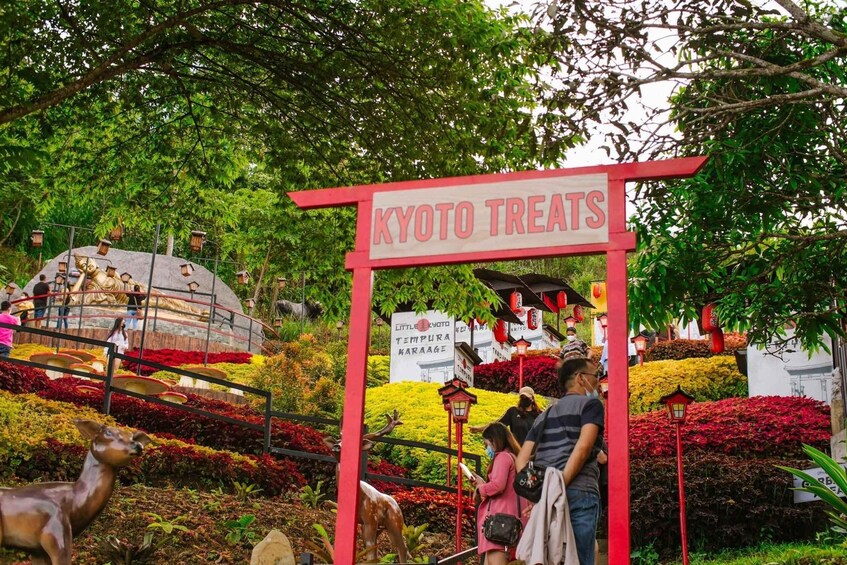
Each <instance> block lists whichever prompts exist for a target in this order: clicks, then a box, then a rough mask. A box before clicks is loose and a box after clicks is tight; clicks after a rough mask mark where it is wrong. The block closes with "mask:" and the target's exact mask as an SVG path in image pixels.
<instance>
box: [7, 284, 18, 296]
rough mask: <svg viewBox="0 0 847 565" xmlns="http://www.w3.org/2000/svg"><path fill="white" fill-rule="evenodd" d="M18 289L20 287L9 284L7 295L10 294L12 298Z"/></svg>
mask: <svg viewBox="0 0 847 565" xmlns="http://www.w3.org/2000/svg"><path fill="white" fill-rule="evenodd" d="M17 289H18V287H16V286H15V285H14V284H12V283H9V284H7V285H6V294H8V295H9V296H12V295H13V294H15V291H16V290H17Z"/></svg>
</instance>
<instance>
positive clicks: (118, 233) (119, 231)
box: [109, 223, 124, 241]
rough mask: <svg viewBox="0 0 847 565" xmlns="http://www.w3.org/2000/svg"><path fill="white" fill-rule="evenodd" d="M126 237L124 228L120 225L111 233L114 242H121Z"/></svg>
mask: <svg viewBox="0 0 847 565" xmlns="http://www.w3.org/2000/svg"><path fill="white" fill-rule="evenodd" d="M123 236H124V227H123V226H122V225H121V224H120V223H118V225H116V226H115V227H113V228H112V229H111V231H110V232H109V237H111V238H112V241H120V240H121V239H122V238H123Z"/></svg>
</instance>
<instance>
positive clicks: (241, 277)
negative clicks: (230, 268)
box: [235, 271, 250, 284]
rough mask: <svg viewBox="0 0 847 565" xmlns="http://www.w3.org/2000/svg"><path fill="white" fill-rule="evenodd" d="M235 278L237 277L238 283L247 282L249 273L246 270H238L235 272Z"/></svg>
mask: <svg viewBox="0 0 847 565" xmlns="http://www.w3.org/2000/svg"><path fill="white" fill-rule="evenodd" d="M235 278H236V279H238V284H247V283H248V282H250V273H248V272H247V271H238V272H237V273H235Z"/></svg>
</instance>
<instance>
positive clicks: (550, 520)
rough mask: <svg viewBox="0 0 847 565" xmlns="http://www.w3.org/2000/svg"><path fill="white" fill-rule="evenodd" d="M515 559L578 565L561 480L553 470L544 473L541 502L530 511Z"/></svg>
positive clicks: (535, 563) (547, 564)
mask: <svg viewBox="0 0 847 565" xmlns="http://www.w3.org/2000/svg"><path fill="white" fill-rule="evenodd" d="M516 556H517V558H518V559H520V560H522V561H524V562H526V565H559V564H560V563H562V561H564V565H579V556H578V555H577V552H576V540H575V539H574V536H573V529H572V528H571V517H570V512H569V511H568V497H567V496H566V495H565V479H564V477H563V476H562V472H561V471H559V470H558V469H556V468H554V467H548V468H547V470H546V471H545V473H544V486H543V487H542V488H541V500H539V501H538V504H536V505H535V506H534V507H533V508H532V513H531V514H530V516H529V521H528V522H527V523H526V529H524V532H523V535H522V536H521V541H520V542H518V547H517V554H516Z"/></svg>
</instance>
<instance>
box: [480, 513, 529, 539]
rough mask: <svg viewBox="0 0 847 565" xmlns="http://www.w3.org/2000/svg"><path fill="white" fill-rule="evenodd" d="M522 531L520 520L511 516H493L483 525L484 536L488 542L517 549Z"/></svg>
mask: <svg viewBox="0 0 847 565" xmlns="http://www.w3.org/2000/svg"><path fill="white" fill-rule="evenodd" d="M522 529H523V524H521V520H520V518H518V517H517V516H512V515H511V514H501V513H497V514H492V515H490V516H487V517H486V518H485V521H484V522H483V523H482V535H484V536H485V538H486V539H487V540H488V541H490V542H492V543H496V544H499V545H504V546H506V547H515V546H516V545H517V544H518V539H519V538H520V537H521V530H522Z"/></svg>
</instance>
